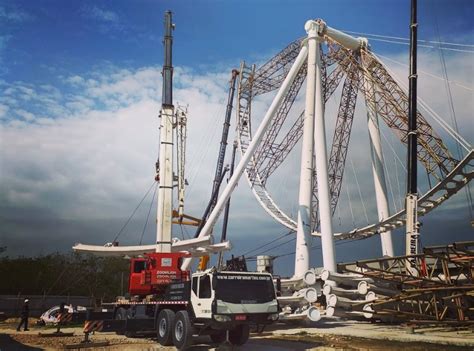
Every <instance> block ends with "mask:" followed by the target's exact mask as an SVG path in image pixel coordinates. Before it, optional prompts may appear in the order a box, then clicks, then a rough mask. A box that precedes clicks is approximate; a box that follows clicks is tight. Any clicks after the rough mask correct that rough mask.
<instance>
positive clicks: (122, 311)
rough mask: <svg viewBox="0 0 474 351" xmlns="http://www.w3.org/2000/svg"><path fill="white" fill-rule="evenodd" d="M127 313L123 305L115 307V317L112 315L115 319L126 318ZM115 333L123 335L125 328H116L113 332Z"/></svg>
mask: <svg viewBox="0 0 474 351" xmlns="http://www.w3.org/2000/svg"><path fill="white" fill-rule="evenodd" d="M127 315H128V313H127V310H126V309H125V308H123V307H119V308H117V309H116V310H115V317H114V319H115V320H125V319H127ZM115 334H117V335H124V334H125V330H117V331H116V332H115Z"/></svg>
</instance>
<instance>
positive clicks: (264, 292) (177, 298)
mask: <svg viewBox="0 0 474 351" xmlns="http://www.w3.org/2000/svg"><path fill="white" fill-rule="evenodd" d="M188 256H189V255H188V254H185V253H180V252H178V253H147V254H145V255H144V257H143V258H133V259H131V264H130V276H129V294H130V297H129V298H124V297H118V298H117V300H116V301H115V302H113V303H105V304H103V305H102V311H101V312H91V313H89V317H88V318H87V319H88V322H94V321H95V320H96V321H102V322H103V329H102V331H116V332H117V333H118V334H125V335H133V334H135V333H144V332H156V336H157V339H158V341H159V343H160V344H161V345H164V346H169V345H174V346H175V347H176V348H178V349H179V350H182V349H185V348H187V347H188V346H190V344H191V342H192V337H193V335H209V336H210V337H211V340H212V341H213V342H217V343H220V342H223V341H225V340H228V341H229V342H230V343H231V344H233V345H243V344H244V343H246V342H247V340H248V338H249V330H250V327H257V328H262V329H263V327H264V326H265V325H268V324H271V323H273V322H274V321H276V320H277V319H278V313H279V306H278V301H277V298H276V294H275V289H274V285H273V279H272V276H271V275H270V274H268V273H254V272H229V271H221V272H218V271H217V270H216V269H215V268H210V269H207V270H205V271H201V272H196V273H194V274H190V272H189V271H183V270H181V268H180V267H181V263H182V260H183V259H184V258H186V257H188Z"/></svg>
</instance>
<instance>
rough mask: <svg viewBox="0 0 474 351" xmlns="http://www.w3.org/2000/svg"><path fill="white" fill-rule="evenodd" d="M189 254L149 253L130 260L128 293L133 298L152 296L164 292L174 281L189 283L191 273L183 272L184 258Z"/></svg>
mask: <svg viewBox="0 0 474 351" xmlns="http://www.w3.org/2000/svg"><path fill="white" fill-rule="evenodd" d="M185 257H189V254H186V253H182V252H173V253H147V254H145V256H144V257H142V258H132V259H131V260H130V279H129V285H128V291H129V293H130V295H131V296H134V295H139V296H145V295H151V294H157V293H160V292H162V291H163V290H164V289H166V287H167V286H168V285H169V284H170V283H171V282H174V281H188V280H189V276H190V273H189V271H182V270H181V263H182V260H183V258H185Z"/></svg>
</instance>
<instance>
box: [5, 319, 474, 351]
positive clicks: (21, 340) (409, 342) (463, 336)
mask: <svg viewBox="0 0 474 351" xmlns="http://www.w3.org/2000/svg"><path fill="white" fill-rule="evenodd" d="M15 328H16V320H8V321H6V322H3V323H0V351H10V350H11V351H16V350H19V351H23V350H62V349H64V348H65V347H66V346H67V345H76V350H77V349H85V348H83V347H82V348H81V346H80V345H81V341H82V340H83V339H84V334H83V333H82V327H81V326H76V327H67V328H61V331H63V332H65V333H66V332H72V333H74V335H73V336H69V337H41V336H39V335H38V334H39V333H43V334H44V333H46V334H52V333H54V332H55V331H56V329H55V328H52V327H39V326H35V325H31V327H30V330H29V331H27V332H24V331H21V332H17V331H16V329H15ZM90 340H91V341H93V342H104V341H106V342H108V346H97V347H94V348H93V349H94V350H106V351H109V350H173V349H174V348H173V347H163V346H160V345H159V344H158V343H157V342H156V340H154V338H153V335H148V336H142V337H135V338H126V337H124V336H119V335H115V334H114V333H97V334H95V335H91V336H90ZM231 349H235V350H249V351H250V350H252V351H264V350H265V351H280V350H318V351H326V350H327V351H336V350H337V351H341V350H348V351H366V350H370V351H378V350H384V351H395V350H401V349H406V350H413V351H425V350H426V351H432V350H433V351H434V350H448V351H458V350H474V330H473V329H472V328H471V329H459V328H458V329H454V328H444V329H443V328H433V327H431V328H420V329H416V328H415V329H414V330H411V329H409V328H407V327H403V326H399V325H381V324H372V323H366V322H344V321H338V320H332V321H331V320H328V321H323V322H318V323H316V324H314V325H312V326H306V327H300V326H288V325H283V324H278V325H275V326H272V327H271V328H270V329H268V330H266V331H264V332H263V333H261V334H252V335H251V339H250V340H249V342H248V343H247V344H246V345H244V346H242V347H239V348H232V347H229V346H226V345H217V344H213V343H212V342H211V341H210V339H209V338H208V337H204V336H203V337H199V338H195V340H194V344H193V347H192V348H191V350H231Z"/></svg>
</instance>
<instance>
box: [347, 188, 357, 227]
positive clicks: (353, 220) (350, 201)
mask: <svg viewBox="0 0 474 351" xmlns="http://www.w3.org/2000/svg"><path fill="white" fill-rule="evenodd" d="M344 188H345V189H346V194H347V198H348V200H349V201H348V202H349V209H350V211H351V216H352V226H353V227H355V226H356V223H355V217H354V211H353V210H352V200H351V196H350V195H349V187H348V186H344Z"/></svg>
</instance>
